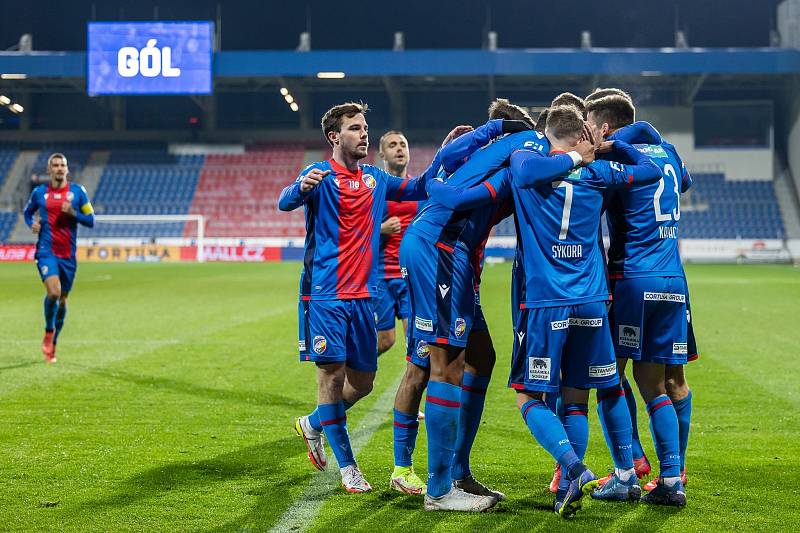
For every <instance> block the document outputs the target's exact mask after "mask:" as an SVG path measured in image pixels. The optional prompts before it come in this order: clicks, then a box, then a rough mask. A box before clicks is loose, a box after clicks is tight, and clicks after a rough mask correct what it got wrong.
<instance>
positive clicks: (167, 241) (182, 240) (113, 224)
mask: <svg viewBox="0 0 800 533" xmlns="http://www.w3.org/2000/svg"><path fill="white" fill-rule="evenodd" d="M205 224H206V220H205V217H204V216H203V215H96V216H95V225H94V228H84V227H81V228H80V229H79V230H78V237H79V238H78V259H79V260H84V261H107V262H114V261H140V262H163V261H199V262H202V261H204V260H205V257H204V254H203V246H204V244H205V242H204V241H205V235H204V234H205Z"/></svg>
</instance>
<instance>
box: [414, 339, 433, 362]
mask: <svg viewBox="0 0 800 533" xmlns="http://www.w3.org/2000/svg"><path fill="white" fill-rule="evenodd" d="M429 355H430V351H428V343H427V342H425V341H422V340H421V341H419V342H417V357H419V358H420V359H425V358H426V357H428V356H429Z"/></svg>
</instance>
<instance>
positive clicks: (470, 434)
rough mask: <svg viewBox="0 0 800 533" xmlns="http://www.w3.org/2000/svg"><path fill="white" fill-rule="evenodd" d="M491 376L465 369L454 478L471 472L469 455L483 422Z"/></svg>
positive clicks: (462, 477) (462, 476)
mask: <svg viewBox="0 0 800 533" xmlns="http://www.w3.org/2000/svg"><path fill="white" fill-rule="evenodd" d="M489 378H490V377H489V376H476V375H475V374H472V373H470V372H467V371H464V379H463V380H462V382H461V416H460V418H459V420H458V438H457V439H456V453H455V455H454V456H453V466H452V472H451V473H452V476H453V479H464V478H466V477H467V476H469V475H470V473H471V472H470V468H469V455H470V452H471V451H472V443H473V442H475V435H477V434H478V427H479V426H480V424H481V415H482V414H483V404H484V403H485V401H486V388H487V387H488V386H489Z"/></svg>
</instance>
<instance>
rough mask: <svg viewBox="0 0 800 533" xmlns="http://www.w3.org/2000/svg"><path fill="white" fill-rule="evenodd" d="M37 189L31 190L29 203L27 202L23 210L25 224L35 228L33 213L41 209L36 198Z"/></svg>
mask: <svg viewBox="0 0 800 533" xmlns="http://www.w3.org/2000/svg"><path fill="white" fill-rule="evenodd" d="M36 191H37V189H34V190H33V192H31V196H30V198H28V203H26V204H25V209H23V211H22V218H24V219H25V224H27V225H28V227H29V228H31V229H33V224H34V220H33V215H34V213H36V210H37V209H39V202H38V201H37V200H36Z"/></svg>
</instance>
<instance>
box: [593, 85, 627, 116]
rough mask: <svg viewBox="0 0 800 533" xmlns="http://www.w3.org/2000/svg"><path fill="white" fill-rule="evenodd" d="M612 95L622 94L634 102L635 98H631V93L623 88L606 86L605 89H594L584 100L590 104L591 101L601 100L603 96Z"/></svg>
mask: <svg viewBox="0 0 800 533" xmlns="http://www.w3.org/2000/svg"><path fill="white" fill-rule="evenodd" d="M611 95H616V96H622V97H623V98H627V99H628V100H630V101H631V102H633V98H631V95H629V94H628V93H626V92H625V91H623V90H622V89H617V88H616V87H606V88H604V89H601V88H600V87H598V88H597V89H595V90H594V91H592V92H591V94H590V95H589V96H587V97H586V98H584V99H583V100H584V102H586V105H587V106H588V105H589V102H591V101H593V100H599V99H600V98H603V97H606V96H611ZM587 112H588V111H587Z"/></svg>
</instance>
